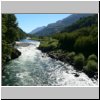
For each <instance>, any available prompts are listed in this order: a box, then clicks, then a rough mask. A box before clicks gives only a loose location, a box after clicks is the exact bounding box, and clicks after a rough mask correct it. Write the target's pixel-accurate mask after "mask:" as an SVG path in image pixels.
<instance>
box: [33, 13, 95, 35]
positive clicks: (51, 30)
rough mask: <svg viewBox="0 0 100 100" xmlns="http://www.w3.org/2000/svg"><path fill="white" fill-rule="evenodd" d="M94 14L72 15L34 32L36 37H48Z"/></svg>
mask: <svg viewBox="0 0 100 100" xmlns="http://www.w3.org/2000/svg"><path fill="white" fill-rule="evenodd" d="M92 15H94V14H72V15H70V16H68V17H66V18H64V19H62V20H58V21H57V22H55V23H51V24H48V25H47V26H46V27H44V28H42V29H40V30H38V31H37V32H36V31H35V32H34V35H36V36H48V35H52V34H55V33H59V32H61V31H62V30H63V29H64V28H65V27H67V26H70V25H72V24H73V23H75V22H76V21H77V20H79V19H80V18H83V17H88V16H92Z"/></svg>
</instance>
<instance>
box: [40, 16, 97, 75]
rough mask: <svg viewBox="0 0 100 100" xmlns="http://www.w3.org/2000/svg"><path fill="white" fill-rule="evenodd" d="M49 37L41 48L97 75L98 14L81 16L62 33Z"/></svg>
mask: <svg viewBox="0 0 100 100" xmlns="http://www.w3.org/2000/svg"><path fill="white" fill-rule="evenodd" d="M42 38H44V37H42ZM46 38H47V37H46ZM48 38H49V39H43V41H45V42H42V43H41V45H40V47H39V48H40V49H41V50H43V51H44V52H49V53H48V54H49V55H50V56H51V57H53V58H57V59H60V60H62V61H65V62H69V63H70V64H72V65H74V67H75V68H76V69H78V70H82V71H84V72H86V73H87V74H88V75H89V76H90V77H93V76H95V75H97V71H98V70H97V69H98V59H97V58H98V15H93V16H89V17H85V18H80V19H79V20H78V21H76V22H75V23H74V24H72V25H71V26H68V27H66V28H65V29H64V30H63V31H61V32H60V33H57V34H54V35H52V36H50V37H48ZM50 38H51V39H50ZM52 40H53V41H52ZM54 40H55V41H58V42H55V41H54ZM48 42H49V43H48ZM47 43H48V44H47ZM51 44H53V45H51ZM48 50H49V51H48Z"/></svg>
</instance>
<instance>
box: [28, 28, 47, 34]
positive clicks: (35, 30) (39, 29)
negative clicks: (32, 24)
mask: <svg viewBox="0 0 100 100" xmlns="http://www.w3.org/2000/svg"><path fill="white" fill-rule="evenodd" d="M44 28H45V26H42V27H38V28H36V29H34V30H32V31H31V32H30V33H29V34H34V33H37V32H39V31H41V30H43V29H44Z"/></svg>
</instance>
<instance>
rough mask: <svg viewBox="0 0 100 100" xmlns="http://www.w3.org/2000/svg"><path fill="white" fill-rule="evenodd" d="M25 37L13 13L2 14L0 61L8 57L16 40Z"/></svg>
mask: <svg viewBox="0 0 100 100" xmlns="http://www.w3.org/2000/svg"><path fill="white" fill-rule="evenodd" d="M24 37H26V33H25V32H24V31H23V30H22V29H20V28H19V27H18V23H17V19H16V17H15V15H14V14H2V62H3V64H4V63H5V62H6V61H7V60H8V59H10V57H11V54H12V52H14V49H13V46H14V42H15V41H16V40H20V39H22V38H24Z"/></svg>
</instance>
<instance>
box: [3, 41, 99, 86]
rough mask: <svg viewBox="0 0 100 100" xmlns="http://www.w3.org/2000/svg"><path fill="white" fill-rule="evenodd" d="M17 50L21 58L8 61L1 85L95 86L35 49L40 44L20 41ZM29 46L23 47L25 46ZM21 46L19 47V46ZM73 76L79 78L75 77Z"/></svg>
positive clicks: (69, 67) (66, 66)
mask: <svg viewBox="0 0 100 100" xmlns="http://www.w3.org/2000/svg"><path fill="white" fill-rule="evenodd" d="M18 43H19V45H17V48H18V50H19V51H21V53H22V54H21V56H20V57H19V58H16V59H14V60H12V61H10V62H9V63H8V64H7V65H6V66H5V67H6V69H5V70H4V72H3V75H2V85H6V86H7V85H8V86H96V85H97V83H98V82H97V81H96V80H94V81H93V80H91V79H90V78H89V77H88V76H87V75H86V74H84V73H82V72H76V70H74V69H73V67H72V66H71V65H68V64H64V63H63V62H61V61H56V60H55V59H52V58H50V57H48V56H47V55H46V54H43V53H42V52H41V51H40V50H38V49H37V47H38V46H39V44H40V42H38V41H31V40H22V41H19V42H18ZM27 43H28V44H29V45H26V46H23V45H25V44H27ZM20 44H21V45H20ZM75 74H78V75H79V76H78V77H76V76H75Z"/></svg>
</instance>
